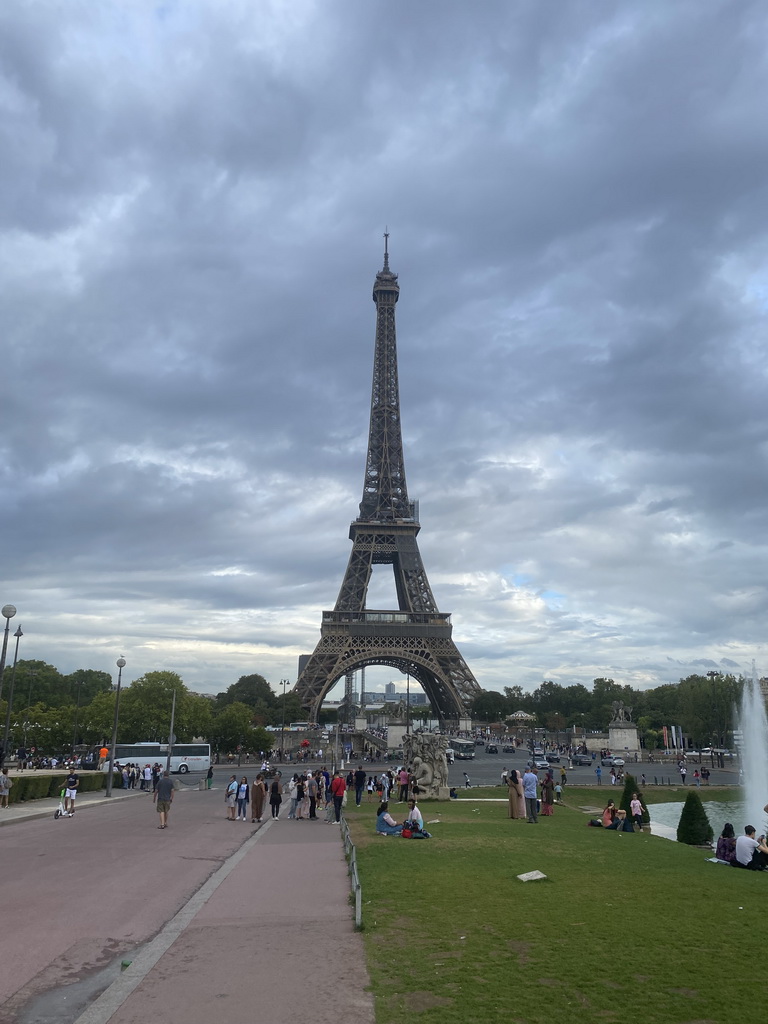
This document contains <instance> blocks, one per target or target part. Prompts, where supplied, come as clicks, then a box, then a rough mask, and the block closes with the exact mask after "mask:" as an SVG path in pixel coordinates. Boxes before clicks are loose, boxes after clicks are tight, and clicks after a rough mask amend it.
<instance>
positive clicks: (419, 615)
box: [295, 231, 482, 728]
mask: <svg viewBox="0 0 768 1024" xmlns="http://www.w3.org/2000/svg"><path fill="white" fill-rule="evenodd" d="M399 296H400V286H399V285H398V283H397V274H394V273H393V272H392V271H391V270H390V269H389V232H388V231H385V232H384V267H383V268H382V270H380V271H379V272H378V274H377V275H376V280H375V281H374V284H373V301H374V302H375V303H376V343H375V349H374V357H373V385H372V388H371V420H370V428H369V432H368V453H367V456H366V463H365V478H364V480H363V500H362V501H361V502H360V513H359V515H358V517H357V519H355V520H354V522H353V523H352V524H351V525H350V528H349V539H350V540H351V541H352V552H351V554H350V556H349V563H348V565H347V571H346V573H345V574H344V579H343V581H342V584H341V589H340V590H339V596H338V598H337V599H336V606H335V608H334V609H333V611H332V612H329V611H324V612H323V622H322V627H321V635H320V642H319V643H318V645H317V647H316V648H315V650H314V653H313V654H312V655H311V656H310V657H309V659H308V660H307V663H306V665H305V666H304V668H303V670H302V671H301V674H300V675H299V678H298V680H297V682H296V691H295V692H296V693H297V694H298V696H299V698H300V699H301V702H302V705H303V706H304V707H306V708H307V710H308V711H309V713H310V715H311V716H312V718H313V719H314V720H317V715H318V712H319V710H320V705H321V704H322V701H323V697H324V696H325V694H326V693H327V692H328V690H330V688H331V687H332V686H334V685H335V683H336V682H337V681H338V680H339V679H341V678H343V677H345V676H347V675H349V674H350V673H352V672H354V671H356V670H357V669H361V668H365V666H366V665H389V666H391V667H393V668H396V669H399V670H400V671H401V672H402V673H403V675H409V676H410V677H411V678H414V679H416V680H417V681H418V682H419V683H420V684H421V686H422V688H423V690H424V692H425V693H426V695H427V699H428V700H429V702H430V704H431V705H432V707H433V709H434V711H435V713H436V714H437V716H438V718H439V719H440V720H441V721H446V720H451V721H454V722H457V723H462V722H464V723H466V721H467V718H468V709H469V705H470V703H471V702H472V700H473V699H474V698H475V697H477V696H478V695H479V694H480V693H481V692H482V691H481V689H480V687H479V686H478V684H477V681H476V680H475V677H474V676H473V675H472V672H471V671H470V669H469V667H468V666H467V664H466V663H465V661H464V659H463V658H462V657H461V654H460V653H459V651H458V649H457V647H456V645H455V643H454V642H453V640H452V639H451V633H452V630H453V627H452V626H451V617H450V615H447V614H445V613H441V612H440V611H438V608H437V603H436V602H435V598H434V595H433V594H432V589H431V588H430V585H429V580H428V579H427V574H426V571H425V569H424V565H423V563H422V561H421V554H420V553H419V548H418V544H417V540H416V538H417V535H418V533H419V531H420V529H421V527H420V525H419V522H418V515H417V513H416V506H415V503H414V502H412V501H411V500H410V499H409V497H408V488H407V486H406V482H405V463H404V459H403V438H402V432H401V428H400V395H399V388H398V376H397V342H396V332H395V306H396V304H397V300H398V298H399ZM374 565H391V566H392V571H393V573H394V577H395V589H396V592H397V604H398V607H397V610H392V611H377V610H371V609H368V608H367V605H366V600H367V596H368V586H369V584H370V581H371V576H372V573H373V567H374ZM459 727H460V728H468V727H469V725H468V724H460V725H459Z"/></svg>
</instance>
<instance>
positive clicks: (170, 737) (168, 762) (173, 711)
mask: <svg viewBox="0 0 768 1024" xmlns="http://www.w3.org/2000/svg"><path fill="white" fill-rule="evenodd" d="M175 724H176V691H175V690H174V691H173V701H172V702H171V731H170V732H169V734H168V757H167V758H166V761H165V770H166V771H167V772H169V771H170V770H171V756H172V754H173V744H174V743H175V742H176V734H175V733H174V731H173V730H174V727H175ZM239 763H240V762H239V761H238V764H239Z"/></svg>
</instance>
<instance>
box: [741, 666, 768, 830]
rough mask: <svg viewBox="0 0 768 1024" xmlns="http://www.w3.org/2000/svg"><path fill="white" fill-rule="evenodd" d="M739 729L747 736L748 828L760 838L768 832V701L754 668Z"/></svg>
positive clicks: (744, 763) (744, 750)
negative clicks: (766, 701) (767, 713)
mask: <svg viewBox="0 0 768 1024" xmlns="http://www.w3.org/2000/svg"><path fill="white" fill-rule="evenodd" d="M739 727H740V729H741V732H742V736H743V740H742V747H741V766H742V768H743V769H744V801H745V804H746V819H745V821H744V824H745V825H748V824H749V825H754V826H755V828H756V829H757V831H758V834H760V833H763V832H765V831H766V827H765V822H766V814H765V811H764V810H763V808H764V807H765V805H766V804H768V716H767V715H766V712H765V697H764V696H763V693H762V690H761V689H760V683H759V682H758V680H757V674H756V672H755V670H754V667H753V669H752V678H751V679H747V680H745V682H744V690H743V692H742V695H741V704H740V706H739Z"/></svg>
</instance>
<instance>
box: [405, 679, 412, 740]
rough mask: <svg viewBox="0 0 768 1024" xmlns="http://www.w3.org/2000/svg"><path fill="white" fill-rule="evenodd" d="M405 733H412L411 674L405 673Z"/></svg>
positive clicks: (407, 734)
mask: <svg viewBox="0 0 768 1024" xmlns="http://www.w3.org/2000/svg"><path fill="white" fill-rule="evenodd" d="M405 735H406V736H408V737H409V738H410V735H411V674H410V672H406V673H405Z"/></svg>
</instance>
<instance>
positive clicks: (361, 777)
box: [355, 764, 366, 807]
mask: <svg viewBox="0 0 768 1024" xmlns="http://www.w3.org/2000/svg"><path fill="white" fill-rule="evenodd" d="M365 779H366V774H365V772H364V771H363V766H362V765H361V764H359V765H358V766H357V771H356V772H355V803H356V804H357V806H358V807H359V806H360V804H361V803H362V802H363V790H364V789H365Z"/></svg>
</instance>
